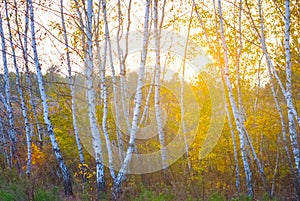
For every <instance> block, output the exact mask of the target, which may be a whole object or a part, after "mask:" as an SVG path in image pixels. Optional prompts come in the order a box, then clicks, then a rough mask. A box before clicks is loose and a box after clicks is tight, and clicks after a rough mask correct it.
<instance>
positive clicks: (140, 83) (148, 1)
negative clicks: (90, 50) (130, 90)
mask: <svg viewBox="0 0 300 201" xmlns="http://www.w3.org/2000/svg"><path fill="white" fill-rule="evenodd" d="M150 4H151V0H146V10H145V22H144V39H143V49H142V55H141V63H140V70H139V74H138V84H137V90H136V94H135V99H134V111H133V119H132V126H131V130H130V139H129V144H128V149H127V152H126V156H125V159H124V162H123V164H122V166H121V169H120V170H119V173H118V175H117V177H116V179H115V182H114V189H113V192H114V197H115V198H118V197H119V196H120V192H121V189H120V188H121V182H122V181H123V180H124V178H125V175H126V173H127V171H128V165H129V162H130V161H131V157H132V152H133V150H134V145H135V135H136V132H137V129H138V120H139V115H140V110H141V102H142V86H143V78H144V71H145V65H146V57H147V50H148V49H147V48H148V38H149V30H148V27H149V10H150Z"/></svg>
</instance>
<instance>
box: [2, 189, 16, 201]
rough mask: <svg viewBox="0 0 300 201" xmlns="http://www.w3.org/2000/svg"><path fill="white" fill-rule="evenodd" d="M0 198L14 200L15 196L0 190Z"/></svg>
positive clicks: (3, 200) (5, 200)
mask: <svg viewBox="0 0 300 201" xmlns="http://www.w3.org/2000/svg"><path fill="white" fill-rule="evenodd" d="M0 200H2V201H15V200H16V197H15V196H14V195H12V194H11V193H9V192H5V191H0Z"/></svg>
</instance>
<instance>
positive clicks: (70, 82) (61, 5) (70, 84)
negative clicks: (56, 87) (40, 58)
mask: <svg viewBox="0 0 300 201" xmlns="http://www.w3.org/2000/svg"><path fill="white" fill-rule="evenodd" d="M63 6H64V3H63V0H60V13H61V23H62V28H63V37H64V41H65V48H66V59H67V66H68V79H69V88H70V91H71V110H72V123H73V130H74V134H75V140H76V144H77V149H78V153H79V161H80V169H81V170H82V171H83V173H82V181H83V183H85V182H86V176H85V166H84V164H85V161H84V155H83V148H82V145H81V141H80V137H79V133H78V127H77V118H76V105H75V102H76V98H75V89H74V83H73V79H72V68H71V59H70V50H69V41H68V36H67V28H66V25H65V18H64V7H63Z"/></svg>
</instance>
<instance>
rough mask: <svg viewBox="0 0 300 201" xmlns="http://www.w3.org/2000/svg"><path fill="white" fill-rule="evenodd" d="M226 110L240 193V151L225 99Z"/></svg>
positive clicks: (237, 185)
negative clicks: (238, 150) (238, 151)
mask: <svg viewBox="0 0 300 201" xmlns="http://www.w3.org/2000/svg"><path fill="white" fill-rule="evenodd" d="M225 110H226V115H227V119H228V124H229V128H230V133H231V139H232V145H233V155H234V162H235V187H236V190H237V191H238V193H240V192H241V189H240V170H239V159H238V153H237V146H236V139H235V135H234V128H233V126H232V120H231V117H230V113H229V109H228V105H227V102H226V100H225Z"/></svg>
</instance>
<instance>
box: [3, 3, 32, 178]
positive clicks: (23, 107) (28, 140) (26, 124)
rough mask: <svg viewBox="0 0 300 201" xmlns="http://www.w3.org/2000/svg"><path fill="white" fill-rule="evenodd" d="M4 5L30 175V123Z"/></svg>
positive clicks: (5, 4)
mask: <svg viewBox="0 0 300 201" xmlns="http://www.w3.org/2000/svg"><path fill="white" fill-rule="evenodd" d="M4 7H5V15H6V18H7V28H8V33H9V43H10V47H11V51H12V58H13V64H14V68H15V71H16V86H17V90H18V93H19V96H20V99H21V110H22V115H23V119H24V125H25V132H26V144H27V165H26V174H27V175H30V174H31V136H30V135H31V131H30V125H29V122H28V116H27V107H26V104H25V98H24V95H23V91H22V88H21V85H20V76H19V67H18V65H17V58H16V53H15V48H14V44H13V37H12V33H11V26H10V20H9V18H10V17H9V14H8V7H7V1H6V0H4Z"/></svg>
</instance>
